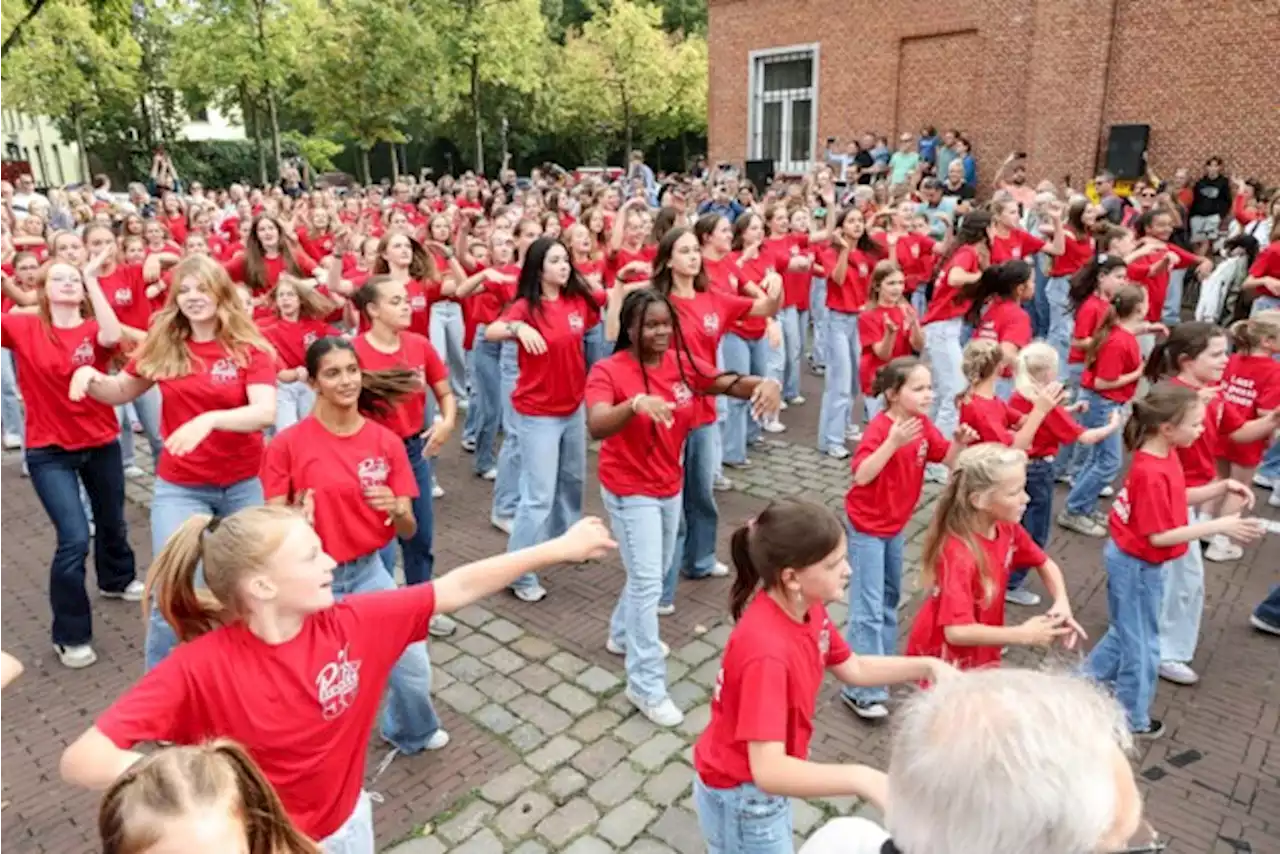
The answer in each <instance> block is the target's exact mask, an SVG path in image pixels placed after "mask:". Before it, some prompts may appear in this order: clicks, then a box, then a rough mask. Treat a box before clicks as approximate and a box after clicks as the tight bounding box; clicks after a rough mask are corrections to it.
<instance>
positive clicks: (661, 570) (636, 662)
mask: <svg viewBox="0 0 1280 854" xmlns="http://www.w3.org/2000/svg"><path fill="white" fill-rule="evenodd" d="M600 493H601V495H602V496H603V497H604V508H605V510H606V511H608V513H609V526H610V528H611V529H612V530H613V537H614V539H615V540H617V541H618V552H619V554H620V556H621V557H622V565H623V567H624V568H625V569H626V571H627V580H626V583H625V584H624V585H623V587H622V593H621V594H620V595H619V596H618V604H617V605H616V606H614V609H613V615H612V616H611V617H610V618H609V638H610V640H612V641H613V642H614V643H616V644H618V645H619V646H622V647H624V648H625V649H626V651H627V658H626V667H627V688H629V689H630V690H631V692H632V693H633V694H635V695H636V696H637V697H642V698H643V699H644V700H645V701H646V702H649V703H652V704H654V705H656V704H658V703H660V702H661V701H662V700H663V699H664V698H665V697H666V696H667V664H666V661H665V660H664V659H663V657H662V646H661V641H660V640H659V638H658V600H659V599H660V598H661V597H662V583H663V579H664V578H666V575H667V567H668V566H670V565H671V556H672V555H673V554H674V553H675V550H676V529H677V528H678V527H679V525H680V496H679V495H673V496H671V497H670V498H653V497H651V496H648V495H614V494H613V493H612V492H610V491H609V490H607V489H605V488H604V487H601V488H600Z"/></svg>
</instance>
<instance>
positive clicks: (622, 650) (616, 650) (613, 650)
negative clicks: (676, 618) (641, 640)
mask: <svg viewBox="0 0 1280 854" xmlns="http://www.w3.org/2000/svg"><path fill="white" fill-rule="evenodd" d="M658 607H659V608H661V607H662V606H661V605H659V606H658ZM675 608H676V606H675V605H672V606H671V610H672V612H674V611H675ZM604 648H605V649H606V650H607V651H608V652H609V653H610V654H612V655H626V654H627V648H626V647H625V646H623V645H622V644H620V643H618V642H617V641H615V640H614V639H613V638H609V639H608V640H607V641H605V642H604ZM658 648H659V649H661V650H662V657H663V658H666V657H667V656H668V655H670V654H671V647H669V646H667V642H666V641H662V640H660V641H658Z"/></svg>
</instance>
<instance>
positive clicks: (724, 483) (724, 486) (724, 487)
mask: <svg viewBox="0 0 1280 854" xmlns="http://www.w3.org/2000/svg"><path fill="white" fill-rule="evenodd" d="M711 488H712V489H714V490H715V491H716V492H733V481H731V480H729V478H727V477H725V476H724V475H720V476H719V477H717V478H716V481H715V483H713V484H711Z"/></svg>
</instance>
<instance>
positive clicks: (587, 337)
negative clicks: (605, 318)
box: [582, 322, 611, 371]
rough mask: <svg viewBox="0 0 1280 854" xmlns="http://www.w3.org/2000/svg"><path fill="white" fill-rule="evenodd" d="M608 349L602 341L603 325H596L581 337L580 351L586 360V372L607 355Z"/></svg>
mask: <svg viewBox="0 0 1280 854" xmlns="http://www.w3.org/2000/svg"><path fill="white" fill-rule="evenodd" d="M610 349H611V348H610V347H609V345H608V344H607V343H605V340H604V323H603V322H601V323H597V324H596V325H595V326H593V327H591V328H590V329H588V330H587V331H586V333H585V334H584V335H583V336H582V351H583V355H585V356H586V358H587V370H588V371H590V370H591V366H592V365H594V364H595V363H596V362H598V361H600V360H601V359H603V358H604V357H605V356H607V355H609V351H610Z"/></svg>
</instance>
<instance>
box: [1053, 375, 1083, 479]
mask: <svg viewBox="0 0 1280 854" xmlns="http://www.w3.org/2000/svg"><path fill="white" fill-rule="evenodd" d="M1063 364H1064V365H1066V368H1065V370H1066V372H1067V376H1066V384H1067V391H1068V392H1070V394H1071V400H1072V401H1073V402H1074V401H1077V400H1081V399H1082V395H1083V394H1084V390H1083V389H1081V388H1080V378H1081V377H1083V376H1084V363H1083V362H1076V363H1075V364H1067V363H1065V362H1064V363H1063ZM1077 420H1079V419H1077ZM1088 453H1089V446H1088V445H1077V444H1076V443H1075V442H1072V443H1071V444H1070V445H1063V446H1062V447H1061V448H1059V449H1058V453H1057V454H1056V455H1055V456H1054V460H1053V468H1054V472H1053V476H1054V477H1055V478H1058V477H1061V476H1062V475H1064V474H1065V475H1070V476H1071V477H1075V476H1076V473H1077V472H1079V471H1080V466H1082V465H1083V464H1084V459H1085V457H1086V456H1087V455H1088Z"/></svg>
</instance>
